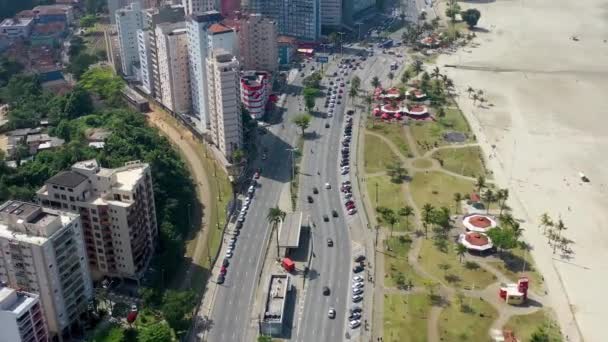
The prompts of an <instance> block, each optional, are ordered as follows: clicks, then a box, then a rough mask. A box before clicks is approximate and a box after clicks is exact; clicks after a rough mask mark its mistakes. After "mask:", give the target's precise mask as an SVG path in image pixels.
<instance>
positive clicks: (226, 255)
mask: <svg viewBox="0 0 608 342" xmlns="http://www.w3.org/2000/svg"><path fill="white" fill-rule="evenodd" d="M224 258H228V259H230V258H232V250H227V251H226V254H225V255H224Z"/></svg>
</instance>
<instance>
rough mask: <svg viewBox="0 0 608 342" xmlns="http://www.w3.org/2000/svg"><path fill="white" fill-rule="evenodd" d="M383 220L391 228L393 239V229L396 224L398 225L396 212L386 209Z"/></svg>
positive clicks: (383, 212)
mask: <svg viewBox="0 0 608 342" xmlns="http://www.w3.org/2000/svg"><path fill="white" fill-rule="evenodd" d="M382 220H383V221H384V222H386V223H388V224H389V225H390V226H391V237H392V236H393V229H394V227H395V224H396V223H397V216H396V215H395V211H393V209H390V208H386V209H385V210H383V211H382Z"/></svg>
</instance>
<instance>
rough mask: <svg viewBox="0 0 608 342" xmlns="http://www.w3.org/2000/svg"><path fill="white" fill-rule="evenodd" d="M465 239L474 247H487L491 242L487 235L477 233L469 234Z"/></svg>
mask: <svg viewBox="0 0 608 342" xmlns="http://www.w3.org/2000/svg"><path fill="white" fill-rule="evenodd" d="M465 239H466V240H467V242H469V243H470V244H471V245H474V246H485V245H487V244H488V242H490V239H489V238H488V237H487V236H486V235H485V234H481V233H475V232H471V233H468V234H467V235H466V237H465Z"/></svg>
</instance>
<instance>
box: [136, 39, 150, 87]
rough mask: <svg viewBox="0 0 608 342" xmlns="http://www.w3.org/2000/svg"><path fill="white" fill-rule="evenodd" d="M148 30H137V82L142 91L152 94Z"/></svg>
mask: <svg viewBox="0 0 608 342" xmlns="http://www.w3.org/2000/svg"><path fill="white" fill-rule="evenodd" d="M151 34H153V33H151V31H150V30H137V53H138V55H139V72H140V75H139V80H140V81H141V87H142V89H143V90H144V91H145V92H146V93H147V94H148V95H151V94H152V89H153V83H154V81H153V79H152V51H151V49H150V40H151V38H150V35H151Z"/></svg>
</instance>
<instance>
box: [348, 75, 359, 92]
mask: <svg viewBox="0 0 608 342" xmlns="http://www.w3.org/2000/svg"><path fill="white" fill-rule="evenodd" d="M350 86H351V88H355V89H357V90H359V87H360V86H361V79H360V78H359V76H353V79H352V80H351V81H350Z"/></svg>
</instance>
